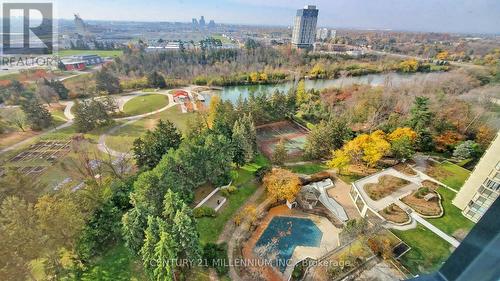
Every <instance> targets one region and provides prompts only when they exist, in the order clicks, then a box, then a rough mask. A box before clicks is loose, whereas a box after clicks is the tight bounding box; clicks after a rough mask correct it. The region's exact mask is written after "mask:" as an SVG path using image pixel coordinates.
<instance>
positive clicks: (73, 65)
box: [60, 60, 86, 71]
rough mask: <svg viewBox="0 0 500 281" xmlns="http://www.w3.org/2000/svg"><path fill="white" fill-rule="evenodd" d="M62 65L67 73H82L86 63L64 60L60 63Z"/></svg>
mask: <svg viewBox="0 0 500 281" xmlns="http://www.w3.org/2000/svg"><path fill="white" fill-rule="evenodd" d="M60 65H61V66H62V67H60V68H64V70H66V71H82V70H85V68H86V66H85V62H84V61H74V60H63V61H61V62H60Z"/></svg>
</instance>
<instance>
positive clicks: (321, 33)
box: [316, 28, 330, 40]
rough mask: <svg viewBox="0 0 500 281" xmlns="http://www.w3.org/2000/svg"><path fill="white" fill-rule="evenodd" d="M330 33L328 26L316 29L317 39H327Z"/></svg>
mask: <svg viewBox="0 0 500 281" xmlns="http://www.w3.org/2000/svg"><path fill="white" fill-rule="evenodd" d="M329 35H330V30H328V28H318V30H317V31H316V39H317V40H326V39H328V37H329Z"/></svg>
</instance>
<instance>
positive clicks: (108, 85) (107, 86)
mask: <svg viewBox="0 0 500 281" xmlns="http://www.w3.org/2000/svg"><path fill="white" fill-rule="evenodd" d="M95 83H96V90H97V92H106V93H108V94H109V95H114V94H118V93H120V92H121V87H120V80H119V79H118V77H116V76H114V75H113V74H112V73H111V71H110V70H108V69H107V68H105V67H103V68H102V69H101V70H100V71H98V72H97V73H96V74H95Z"/></svg>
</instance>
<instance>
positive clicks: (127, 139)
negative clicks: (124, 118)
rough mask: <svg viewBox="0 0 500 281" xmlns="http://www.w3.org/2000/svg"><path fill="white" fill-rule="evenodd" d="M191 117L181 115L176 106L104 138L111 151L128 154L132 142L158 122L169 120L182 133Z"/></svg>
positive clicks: (188, 114)
mask: <svg viewBox="0 0 500 281" xmlns="http://www.w3.org/2000/svg"><path fill="white" fill-rule="evenodd" d="M191 116H193V113H181V111H180V109H179V108H178V107H177V106H174V107H172V108H169V109H167V110H165V111H163V112H160V113H158V114H155V115H152V116H148V117H146V118H143V119H140V120H138V121H136V122H134V123H131V124H129V125H127V126H125V127H122V128H120V129H118V130H117V131H115V132H114V133H113V134H111V135H108V137H107V138H106V145H108V146H109V147H110V148H111V149H113V150H116V151H121V152H128V151H130V149H131V148H132V144H133V143H134V140H135V139H136V138H138V137H140V136H142V135H143V134H144V133H146V131H147V130H151V129H154V127H155V125H156V123H157V121H158V120H160V119H162V120H170V121H171V122H172V123H174V124H175V126H177V128H178V129H179V130H180V131H181V132H183V131H185V130H186V128H187V121H188V120H189V118H190V117H191Z"/></svg>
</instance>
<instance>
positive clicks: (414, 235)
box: [393, 224, 451, 275]
mask: <svg viewBox="0 0 500 281" xmlns="http://www.w3.org/2000/svg"><path fill="white" fill-rule="evenodd" d="M393 233H394V234H396V236H398V237H399V238H400V239H401V240H403V241H404V242H405V243H406V244H408V246H410V247H411V250H410V251H409V252H408V253H406V254H404V255H403V256H402V257H401V263H402V264H403V265H404V266H405V267H406V268H407V269H408V270H409V271H410V272H411V273H412V274H415V275H416V274H421V273H429V272H432V271H435V270H436V269H438V268H439V267H441V265H442V263H443V262H444V261H446V259H447V258H448V257H449V256H450V254H451V250H450V247H451V245H450V244H448V242H446V241H444V240H443V239H441V238H440V237H439V236H437V235H436V234H434V233H433V232H431V231H430V230H428V229H427V228H425V227H424V226H422V225H420V224H419V225H418V226H417V228H415V229H412V230H406V231H397V230H393Z"/></svg>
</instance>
